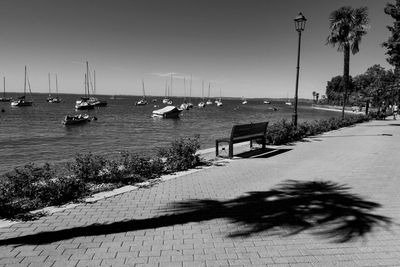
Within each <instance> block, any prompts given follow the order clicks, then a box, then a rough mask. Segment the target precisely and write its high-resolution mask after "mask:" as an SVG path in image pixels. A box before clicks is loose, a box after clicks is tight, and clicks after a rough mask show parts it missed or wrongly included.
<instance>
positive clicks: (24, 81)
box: [24, 66, 26, 96]
mask: <svg viewBox="0 0 400 267" xmlns="http://www.w3.org/2000/svg"><path fill="white" fill-rule="evenodd" d="M25 95H26V66H25V81H24V96H25Z"/></svg>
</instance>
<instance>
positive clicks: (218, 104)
mask: <svg viewBox="0 0 400 267" xmlns="http://www.w3.org/2000/svg"><path fill="white" fill-rule="evenodd" d="M215 103H216V104H217V107H221V106H222V96H221V88H219V99H218V100H217V101H216V102H215Z"/></svg>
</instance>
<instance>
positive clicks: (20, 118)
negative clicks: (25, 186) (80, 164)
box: [0, 94, 340, 173]
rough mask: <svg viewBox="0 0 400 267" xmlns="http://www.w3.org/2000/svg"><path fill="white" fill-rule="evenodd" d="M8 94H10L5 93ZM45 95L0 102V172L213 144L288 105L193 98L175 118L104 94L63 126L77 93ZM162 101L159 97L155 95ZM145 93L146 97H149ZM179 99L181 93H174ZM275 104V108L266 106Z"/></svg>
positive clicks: (313, 115)
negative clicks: (83, 116) (176, 144)
mask: <svg viewBox="0 0 400 267" xmlns="http://www.w3.org/2000/svg"><path fill="white" fill-rule="evenodd" d="M11 96H13V97H14V95H11ZM46 97H47V95H45V94H34V95H33V99H34V101H35V102H34V106H32V107H19V108H18V107H16V108H15V107H14V108H11V106H10V103H0V108H4V110H5V112H3V113H0V129H1V131H0V157H1V160H0V173H4V172H6V171H9V170H11V169H12V168H13V167H16V166H21V165H24V164H26V163H28V162H37V163H43V162H50V163H55V162H63V161H67V160H71V159H72V158H73V157H74V156H75V155H76V153H87V152H93V153H100V154H110V153H117V152H120V151H124V150H128V151H134V152H140V153H146V154H151V153H155V152H156V148H157V147H163V146H166V145H168V144H169V143H170V142H171V141H172V140H174V139H177V138H180V137H194V136H195V135H197V134H199V135H200V142H201V148H202V149H204V148H209V147H214V145H215V139H216V138H218V137H224V136H227V135H228V134H229V133H230V129H231V127H232V125H233V124H238V123H249V122H259V121H270V123H271V122H274V121H276V120H279V119H282V118H286V119H291V116H292V111H293V107H291V106H287V105H285V104H284V103H283V102H272V103H271V104H269V105H265V104H262V101H261V100H258V101H252V100H249V101H248V104H247V105H242V104H241V101H240V100H223V106H222V107H217V106H216V105H215V104H214V105H213V106H208V107H206V108H203V109H200V108H198V107H197V103H198V102H199V99H192V102H193V104H195V107H194V109H192V110H190V111H183V112H182V113H181V117H180V118H179V119H154V118H151V113H152V110H154V109H156V108H154V107H153V104H149V105H147V106H135V105H134V104H133V103H134V102H135V101H136V100H138V97H124V98H119V99H110V97H109V96H104V97H99V98H100V99H105V100H107V101H108V106H107V107H100V108H97V109H95V110H91V111H82V112H79V113H88V114H90V115H91V116H96V117H97V118H98V120H97V121H92V122H90V123H87V124H84V125H74V126H64V125H62V124H61V120H62V119H63V117H64V116H65V115H66V114H74V113H76V112H75V110H74V103H75V100H76V99H78V98H79V96H77V95H61V97H62V98H63V102H62V103H60V104H51V103H47V102H46V101H45V99H46ZM156 98H157V99H158V104H160V106H161V107H162V106H163V105H162V97H156ZM150 99H151V98H150ZM173 100H174V104H175V105H180V104H181V103H182V98H179V99H178V98H175V99H173ZM272 107H277V108H278V111H273V110H272V109H271V108H272ZM298 113H299V121H303V120H314V119H318V118H326V117H333V116H340V113H337V112H329V111H320V110H313V109H311V108H310V106H309V105H308V104H307V105H300V106H299V112H298Z"/></svg>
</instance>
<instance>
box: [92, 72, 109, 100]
mask: <svg viewBox="0 0 400 267" xmlns="http://www.w3.org/2000/svg"><path fill="white" fill-rule="evenodd" d="M89 81H90V80H89ZM93 81H94V85H93V88H92V89H93V95H95V94H96V71H93ZM89 103H90V104H92V105H93V106H95V107H106V106H107V101H105V100H100V99H98V98H97V97H94V96H91V97H89Z"/></svg>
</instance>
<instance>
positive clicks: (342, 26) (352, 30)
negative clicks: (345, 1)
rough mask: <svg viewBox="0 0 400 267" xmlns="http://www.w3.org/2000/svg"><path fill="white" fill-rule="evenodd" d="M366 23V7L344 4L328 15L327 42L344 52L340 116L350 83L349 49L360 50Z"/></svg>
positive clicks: (354, 51)
mask: <svg viewBox="0 0 400 267" xmlns="http://www.w3.org/2000/svg"><path fill="white" fill-rule="evenodd" d="M368 23H369V18H368V8H367V7H360V8H356V9H353V8H352V7H349V6H344V7H341V8H339V9H338V10H335V11H333V12H332V13H331V14H330V16H329V29H330V30H331V33H330V34H329V36H328V38H327V44H330V45H332V46H336V45H337V50H338V51H339V52H343V54H344V67H343V79H344V95H343V110H342V118H344V109H345V105H346V100H347V92H348V88H349V83H350V76H349V72H350V51H351V52H352V54H353V55H354V54H356V53H357V52H358V51H359V50H360V49H359V45H360V42H361V37H362V36H364V35H365V34H367V28H368Z"/></svg>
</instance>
